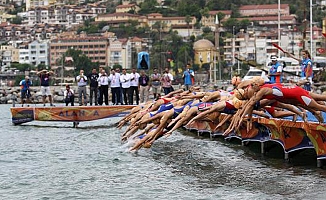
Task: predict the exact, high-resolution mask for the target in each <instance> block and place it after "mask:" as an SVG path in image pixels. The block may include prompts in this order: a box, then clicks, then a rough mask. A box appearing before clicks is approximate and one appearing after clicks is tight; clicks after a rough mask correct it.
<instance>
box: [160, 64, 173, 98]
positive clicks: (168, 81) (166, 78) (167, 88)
mask: <svg viewBox="0 0 326 200" xmlns="http://www.w3.org/2000/svg"><path fill="white" fill-rule="evenodd" d="M172 81H173V76H172V74H170V73H169V68H167V67H166V68H165V70H164V74H163V77H162V78H161V82H162V87H163V90H164V94H165V95H167V94H169V93H170V92H172V91H173V87H172Z"/></svg>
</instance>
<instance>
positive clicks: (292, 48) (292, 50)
mask: <svg viewBox="0 0 326 200" xmlns="http://www.w3.org/2000/svg"><path fill="white" fill-rule="evenodd" d="M292 55H294V25H292Z"/></svg>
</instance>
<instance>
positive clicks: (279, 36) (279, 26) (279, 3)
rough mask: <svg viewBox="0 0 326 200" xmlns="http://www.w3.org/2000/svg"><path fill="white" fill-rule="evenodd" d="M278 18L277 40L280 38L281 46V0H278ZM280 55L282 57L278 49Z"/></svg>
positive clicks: (279, 44)
mask: <svg viewBox="0 0 326 200" xmlns="http://www.w3.org/2000/svg"><path fill="white" fill-rule="evenodd" d="M277 20H278V27H277V29H278V32H277V33H278V36H277V40H278V46H281V0H278V16H277ZM278 57H280V51H278Z"/></svg>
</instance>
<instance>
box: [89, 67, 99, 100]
mask: <svg viewBox="0 0 326 200" xmlns="http://www.w3.org/2000/svg"><path fill="white" fill-rule="evenodd" d="M87 78H88V79H89V80H90V83H89V104H90V105H93V97H94V104H95V105H96V106H97V105H98V98H97V96H98V94H97V93H98V78H99V74H98V73H97V71H96V68H93V70H92V73H91V74H90V75H88V77H87Z"/></svg>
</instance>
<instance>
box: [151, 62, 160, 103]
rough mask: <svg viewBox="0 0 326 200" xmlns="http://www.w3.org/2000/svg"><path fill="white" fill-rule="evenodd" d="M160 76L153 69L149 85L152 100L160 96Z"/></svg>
mask: <svg viewBox="0 0 326 200" xmlns="http://www.w3.org/2000/svg"><path fill="white" fill-rule="evenodd" d="M160 80H161V74H159V73H157V69H156V68H154V70H153V74H152V75H151V85H152V91H153V95H154V99H156V97H157V96H160V95H161V82H160Z"/></svg>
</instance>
